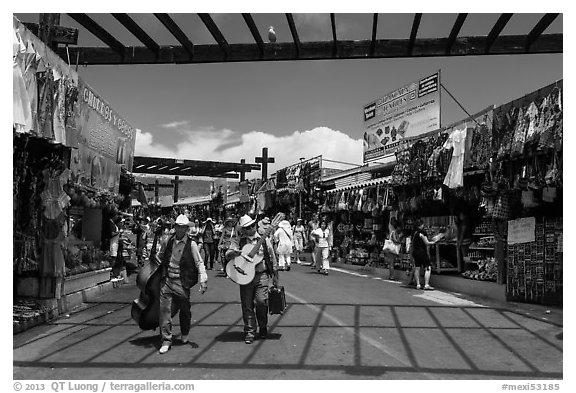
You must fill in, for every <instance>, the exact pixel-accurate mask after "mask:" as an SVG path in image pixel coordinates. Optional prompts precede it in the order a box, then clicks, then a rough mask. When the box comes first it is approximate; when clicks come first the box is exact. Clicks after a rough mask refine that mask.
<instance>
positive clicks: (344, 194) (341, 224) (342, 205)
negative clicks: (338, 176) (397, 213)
mask: <svg viewBox="0 0 576 393" xmlns="http://www.w3.org/2000/svg"><path fill="white" fill-rule="evenodd" d="M389 181H390V178H389V177H384V178H377V179H371V180H366V181H363V182H358V183H352V184H349V185H347V186H343V187H340V188H336V189H333V190H329V191H327V192H326V196H325V199H324V204H323V205H322V207H321V209H320V212H321V213H322V214H323V215H324V216H325V217H327V218H328V220H329V221H331V222H332V228H333V236H334V248H333V259H334V260H339V261H342V262H344V263H350V264H355V265H366V264H371V265H373V266H382V265H384V264H385V263H386V261H385V254H384V253H383V252H382V251H381V250H382V246H383V245H384V240H385V238H386V232H387V226H388V219H389V215H390V210H389V209H390V205H389V202H390V200H389V199H388V196H389V190H390V187H389V185H388V182H389Z"/></svg>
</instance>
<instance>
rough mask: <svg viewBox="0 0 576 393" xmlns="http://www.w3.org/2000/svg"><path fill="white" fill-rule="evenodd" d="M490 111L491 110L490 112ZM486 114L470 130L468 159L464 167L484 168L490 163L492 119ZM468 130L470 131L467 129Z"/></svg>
mask: <svg viewBox="0 0 576 393" xmlns="http://www.w3.org/2000/svg"><path fill="white" fill-rule="evenodd" d="M490 113H492V112H490ZM490 117H491V116H489V115H488V114H486V115H484V117H483V119H482V120H481V122H480V123H477V124H476V127H474V128H473V129H472V131H471V137H470V135H469V139H470V147H469V149H467V150H468V152H469V159H468V162H466V163H465V166H466V167H475V168H478V169H486V168H488V166H489V165H490V158H491V157H492V119H491V118H490ZM469 132H470V131H469Z"/></svg>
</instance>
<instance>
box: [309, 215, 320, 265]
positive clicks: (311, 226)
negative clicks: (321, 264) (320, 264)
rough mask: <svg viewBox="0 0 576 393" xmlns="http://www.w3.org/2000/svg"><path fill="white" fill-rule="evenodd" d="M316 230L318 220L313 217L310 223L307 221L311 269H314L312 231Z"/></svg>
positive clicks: (314, 252)
mask: <svg viewBox="0 0 576 393" xmlns="http://www.w3.org/2000/svg"><path fill="white" fill-rule="evenodd" d="M316 229H318V219H317V218H316V216H313V217H312V219H311V220H310V221H308V233H309V234H310V235H309V237H308V247H307V248H308V249H309V250H310V253H311V254H312V264H311V265H310V267H311V268H312V269H316V264H317V262H316V236H314V235H313V233H314V231H315V230H316Z"/></svg>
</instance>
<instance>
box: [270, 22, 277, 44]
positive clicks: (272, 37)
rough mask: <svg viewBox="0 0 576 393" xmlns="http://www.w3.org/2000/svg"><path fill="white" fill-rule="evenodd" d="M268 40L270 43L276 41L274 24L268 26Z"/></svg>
mask: <svg viewBox="0 0 576 393" xmlns="http://www.w3.org/2000/svg"><path fill="white" fill-rule="evenodd" d="M268 41H270V42H272V43H274V42H276V32H275V31H274V26H270V28H269V29H268Z"/></svg>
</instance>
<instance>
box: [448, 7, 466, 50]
mask: <svg viewBox="0 0 576 393" xmlns="http://www.w3.org/2000/svg"><path fill="white" fill-rule="evenodd" d="M467 16H468V14H458V17H457V18H456V22H454V26H452V31H450V36H449V37H448V43H447V44H446V54H449V53H450V51H451V50H452V46H453V45H454V42H456V38H458V33H460V30H461V29H462V25H463V24H464V21H465V20H466V17H467Z"/></svg>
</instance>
